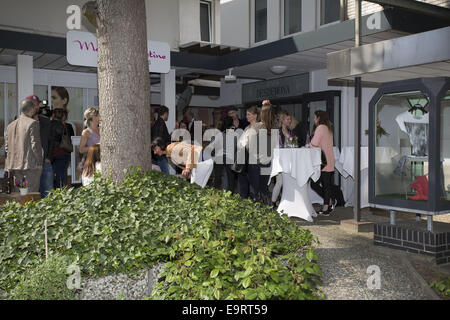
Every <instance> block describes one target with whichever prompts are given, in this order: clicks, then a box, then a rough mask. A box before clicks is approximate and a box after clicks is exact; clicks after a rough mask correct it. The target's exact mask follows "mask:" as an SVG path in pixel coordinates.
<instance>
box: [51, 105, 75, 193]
mask: <svg viewBox="0 0 450 320" xmlns="http://www.w3.org/2000/svg"><path fill="white" fill-rule="evenodd" d="M67 115H68V112H67V110H65V109H64V108H55V109H53V113H52V121H51V134H52V138H53V139H52V142H51V148H49V149H50V150H53V151H52V154H53V161H52V164H53V172H54V173H55V188H61V187H63V186H65V185H67V168H68V167H69V163H70V154H71V152H68V151H66V150H64V149H62V148H60V145H61V141H62V137H63V135H68V136H69V137H72V136H73V135H74V132H73V128H72V126H71V125H70V124H68V123H66V122H65V120H66V119H67Z"/></svg>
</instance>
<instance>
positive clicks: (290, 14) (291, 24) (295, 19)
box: [284, 0, 302, 36]
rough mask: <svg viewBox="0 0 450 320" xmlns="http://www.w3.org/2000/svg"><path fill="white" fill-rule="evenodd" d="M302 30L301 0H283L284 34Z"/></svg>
mask: <svg viewBox="0 0 450 320" xmlns="http://www.w3.org/2000/svg"><path fill="white" fill-rule="evenodd" d="M300 31H302V0H284V35H285V36H287V35H290V34H293V33H297V32H300Z"/></svg>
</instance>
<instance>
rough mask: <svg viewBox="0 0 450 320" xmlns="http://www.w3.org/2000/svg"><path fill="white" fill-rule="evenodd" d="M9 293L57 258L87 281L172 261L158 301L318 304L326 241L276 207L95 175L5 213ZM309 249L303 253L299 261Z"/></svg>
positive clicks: (161, 182) (181, 184) (2, 255)
mask: <svg viewBox="0 0 450 320" xmlns="http://www.w3.org/2000/svg"><path fill="white" fill-rule="evenodd" d="M0 210H1V212H2V214H1V215H0V288H1V289H5V290H10V289H12V288H13V287H14V286H15V285H16V284H17V282H18V280H19V278H20V274H22V273H24V272H25V271H26V270H28V269H29V268H32V267H34V266H36V265H39V264H41V263H42V262H43V250H44V227H43V225H44V220H45V219H47V221H48V223H47V225H48V247H49V252H50V255H52V254H54V253H58V254H61V255H64V256H67V257H68V258H69V259H70V261H72V262H76V263H77V265H78V266H79V267H80V268H81V270H82V273H83V275H89V276H104V275H107V274H114V273H130V272H134V271H139V270H142V269H146V268H150V267H151V266H152V265H153V264H155V263H157V262H166V261H167V262H168V264H167V266H168V267H167V268H166V269H165V271H164V272H163V274H162V279H161V281H160V282H159V283H158V284H157V285H156V286H155V288H154V290H153V294H152V298H153V299H189V298H192V299H256V298H260V299H315V298H319V297H322V296H323V295H322V294H321V293H320V292H319V291H318V290H317V289H316V287H317V284H319V283H320V282H319V278H320V273H321V271H320V269H319V267H318V266H317V264H316V263H315V259H318V257H317V256H316V255H315V253H314V251H313V245H314V242H315V241H316V239H315V238H314V237H313V235H312V234H311V233H310V231H309V230H305V229H302V228H300V227H299V226H297V225H296V223H295V222H293V221H291V220H290V219H289V218H288V217H287V216H285V215H284V216H282V217H280V215H279V214H278V213H277V212H276V211H275V210H273V209H272V208H270V207H268V206H261V205H260V204H257V203H256V204H255V203H253V202H252V201H250V200H243V199H241V198H240V197H239V195H233V194H231V193H230V192H224V191H218V190H215V189H212V188H205V189H201V188H200V187H198V186H196V185H193V184H189V183H187V182H186V181H184V180H182V179H179V178H176V177H174V176H168V175H164V174H162V173H159V172H156V171H152V172H151V173H142V172H140V170H139V169H133V170H130V171H129V172H128V175H127V177H126V178H125V179H124V181H123V183H122V184H120V185H117V184H114V183H112V182H111V181H109V180H106V179H101V177H100V176H99V175H96V176H95V180H94V183H92V184H90V185H88V186H86V187H83V188H79V189H73V188H71V189H63V190H57V191H54V192H53V194H52V196H51V197H49V198H46V199H43V200H41V201H39V202H34V203H27V204H26V205H25V206H20V205H18V204H15V203H8V204H6V205H5V206H3V207H0ZM298 250H300V251H301V252H302V253H303V254H302V255H301V256H299V255H297V254H296V252H297V251H298Z"/></svg>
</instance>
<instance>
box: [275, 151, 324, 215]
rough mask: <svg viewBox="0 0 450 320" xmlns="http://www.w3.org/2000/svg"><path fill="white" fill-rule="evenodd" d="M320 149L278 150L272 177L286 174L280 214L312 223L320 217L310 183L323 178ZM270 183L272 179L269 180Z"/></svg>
mask: <svg viewBox="0 0 450 320" xmlns="http://www.w3.org/2000/svg"><path fill="white" fill-rule="evenodd" d="M321 163H322V162H321V151H320V148H282V149H278V148H275V149H274V152H273V158H272V166H271V172H270V177H271V178H272V177H275V176H276V175H277V174H279V173H281V174H282V175H283V191H282V194H281V201H280V205H279V206H278V209H277V210H278V212H280V213H285V214H287V215H288V216H289V217H292V216H293V217H298V218H302V219H304V220H307V221H310V222H312V221H313V219H312V217H314V216H317V214H316V212H315V210H314V208H313V206H312V203H311V200H310V198H309V192H308V180H309V179H310V178H311V179H312V180H314V181H317V180H318V179H319V178H320V164H321ZM269 181H270V179H269Z"/></svg>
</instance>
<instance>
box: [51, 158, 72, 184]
mask: <svg viewBox="0 0 450 320" xmlns="http://www.w3.org/2000/svg"><path fill="white" fill-rule="evenodd" d="M69 161H70V154H67V155H63V156H58V157H53V166H54V170H55V188H62V187H64V186H65V185H66V184H67V167H68V165H69Z"/></svg>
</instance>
